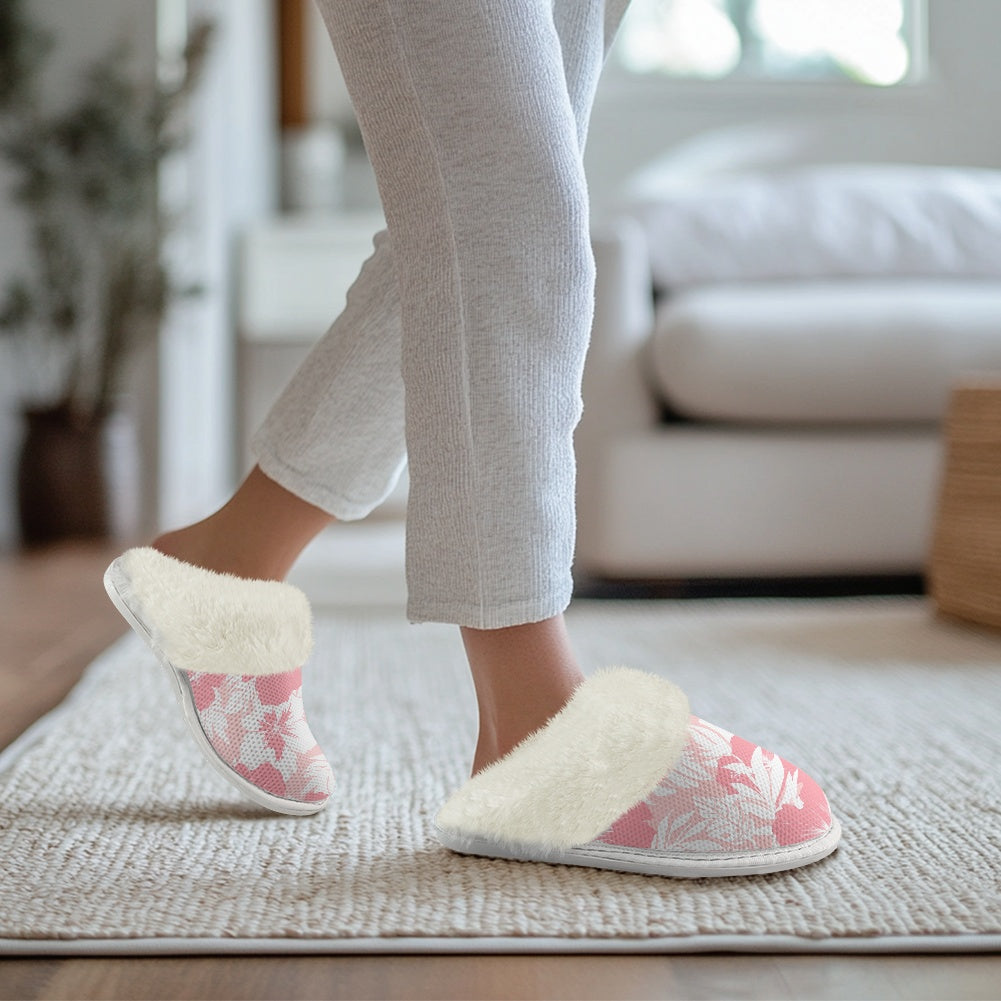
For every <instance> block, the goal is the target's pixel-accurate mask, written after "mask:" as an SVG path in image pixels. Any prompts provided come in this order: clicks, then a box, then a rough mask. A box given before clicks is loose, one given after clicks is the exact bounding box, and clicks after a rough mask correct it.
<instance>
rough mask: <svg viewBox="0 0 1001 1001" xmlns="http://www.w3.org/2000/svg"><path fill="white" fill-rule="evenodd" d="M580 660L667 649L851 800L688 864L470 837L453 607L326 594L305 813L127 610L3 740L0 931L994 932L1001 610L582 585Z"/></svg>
mask: <svg viewBox="0 0 1001 1001" xmlns="http://www.w3.org/2000/svg"><path fill="white" fill-rule="evenodd" d="M569 620H570V625H571V630H572V635H573V637H574V641H575V645H576V647H577V649H578V652H579V653H580V655H581V657H582V659H583V661H584V663H585V665H586V667H587V669H588V670H594V669H597V668H598V667H600V666H604V665H609V664H627V665H629V666H632V667H636V668H640V669H644V670H648V671H654V672H658V673H662V674H664V675H665V676H667V677H670V678H671V679H672V680H673V681H675V682H676V683H677V684H679V685H681V687H682V688H684V689H685V690H686V691H687V692H688V694H689V697H690V699H691V704H692V711H693V712H694V713H696V714H697V715H699V716H702V717H703V718H705V719H708V720H710V721H712V722H715V723H718V724H719V725H721V726H724V727H726V728H728V729H730V730H733V731H735V732H736V733H738V734H740V735H741V736H744V737H746V738H747V739H749V740H752V741H755V742H758V743H761V744H763V745H764V746H766V747H768V748H770V749H771V750H774V751H776V752H778V753H780V754H782V755H783V756H785V757H787V758H788V759H790V760H792V761H794V762H796V763H797V764H799V765H800V766H802V767H803V768H805V769H806V770H807V771H808V772H810V773H811V774H812V775H813V776H814V777H816V778H817V779H818V781H820V782H821V784H822V785H823V786H824V787H825V789H826V791H827V793H828V795H829V797H830V800H831V803H832V806H833V809H834V811H835V813H836V815H837V816H838V817H839V818H840V820H841V822H842V824H843V826H844V840H843V842H842V846H841V848H840V849H839V850H838V851H837V852H836V853H835V854H834V855H833V856H831V857H830V858H828V859H826V860H825V861H823V862H820V863H818V864H816V865H813V866H810V867H807V868H804V869H800V870H795V871H792V872H785V873H778V874H774V875H770V876H759V877H738V878H730V879H719V880H697V881H687V880H686V881H674V880H668V879H664V878H658V877H648V876H639V875H624V874H616V873H609V872H603V871H600V870H593V869H579V868H568V867H558V866H548V865H544V864H537V863H518V862H505V861H492V860H483V859H476V858H467V857H462V856H458V855H454V854H452V853H450V852H449V851H447V850H446V849H444V848H442V847H440V846H439V845H438V844H437V843H436V842H435V841H434V840H433V838H432V836H431V825H432V820H433V817H434V814H435V812H436V810H437V808H438V807H439V806H440V805H441V804H442V803H443V802H444V800H445V799H446V797H447V796H448V794H449V793H450V792H451V791H452V790H454V789H455V788H456V787H457V786H458V785H460V784H461V783H462V782H463V780H464V778H465V776H466V774H467V768H468V762H469V760H470V753H471V750H472V747H473V743H474V738H475V719H474V700H473V692H472V687H471V684H470V682H469V681H468V678H467V675H466V669H465V667H464V660H463V654H462V648H461V645H460V642H459V639H458V635H457V631H456V630H454V629H452V628H449V627H444V626H434V625H424V626H410V625H408V624H406V623H405V622H403V621H401V620H400V618H399V616H398V615H396V614H392V613H389V612H386V611H383V612H381V613H380V612H371V613H365V612H362V611H358V610H350V611H342V612H340V613H337V614H331V615H326V614H324V615H321V616H318V620H317V623H316V640H317V642H316V651H315V653H314V654H313V658H312V660H311V661H310V663H309V664H308V665H307V667H306V669H305V671H304V677H305V685H306V690H305V698H306V704H307V708H308V711H309V713H310V718H311V721H312V725H313V729H314V732H315V733H316V735H317V737H318V739H319V740H320V741H321V743H322V745H323V746H324V747H325V749H326V750H327V752H328V755H329V757H330V758H331V761H332V763H333V764H334V767H335V769H336V771H337V776H338V791H337V792H336V794H335V797H334V800H333V801H332V805H331V807H330V808H329V809H328V810H327V811H326V812H324V813H321V814H319V815H317V816H314V817H308V818H301V819H300V818H289V817H280V816H276V815H272V814H267V813H265V812H263V811H261V810H260V809H258V808H257V807H255V806H253V805H249V804H246V803H244V802H243V801H242V800H241V799H240V798H239V794H238V793H236V792H235V791H234V790H231V789H230V787H229V786H228V785H227V784H226V783H225V782H223V781H222V780H221V779H220V778H218V777H217V776H216V775H215V774H214V773H213V772H211V771H210V770H209V769H208V768H207V767H206V766H205V765H204V764H203V763H202V760H201V758H200V757H199V755H198V753H197V752H196V751H195V749H194V747H193V746H192V744H191V742H190V740H189V738H188V735H187V733H186V731H185V729H184V726H183V724H182V721H181V718H180V713H179V710H178V708H177V706H176V705H175V703H174V699H173V696H172V694H171V692H170V691H169V686H168V681H167V679H166V678H165V677H163V676H162V674H161V671H160V669H159V667H158V665H156V663H155V661H154V659H153V657H152V655H151V654H149V653H148V652H147V651H146V649H145V647H143V646H142V645H141V643H140V642H139V641H138V640H137V639H135V638H134V637H132V636H127V637H125V638H123V639H122V640H121V641H119V642H118V643H117V644H116V645H114V646H113V647H112V648H111V649H109V650H108V651H106V652H105V653H104V654H103V655H102V656H101V657H100V658H99V659H98V660H97V661H96V662H95V663H94V664H93V665H92V667H91V668H90V669H89V671H88V674H87V676H86V677H85V679H84V681H83V682H81V684H80V685H79V686H78V688H77V689H76V690H75V692H74V693H73V695H72V696H71V698H70V700H69V701H68V702H67V703H65V704H64V705H63V706H62V707H60V708H59V709H58V710H56V712H54V713H53V714H51V715H50V716H49V717H47V718H46V719H45V720H43V721H42V722H41V723H40V724H38V725H37V726H36V727H35V728H34V729H33V730H32V731H29V733H28V734H27V735H25V737H23V738H22V739H21V740H20V741H18V742H17V744H15V745H14V746H13V747H12V748H11V749H10V750H9V751H8V752H7V753H6V754H5V755H4V756H3V757H2V760H0V768H2V773H0V797H2V800H0V803H2V805H0V867H2V882H0V938H2V939H3V942H2V943H0V950H2V951H6V952H7V953H21V954H32V953H58V952H82V953H116V952H119V951H122V952H133V953H156V952H182V953H183V952H225V951H241V950H246V951H254V952H296V951H299V952H309V951H315V952H336V951H345V952H364V951H384V952H405V951H427V952H435V951H442V952H448V951H452V952H454V951H493V950H497V951H515V952H531V951H563V952H565V951H571V950H575V949H580V950H586V951H605V950H607V951H700V950H731V951H767V950H774V951H793V950H794V951H803V952H809V951H867V950H872V951H879V950H893V951H907V950H914V951H931V950H937V949H957V950H963V951H975V950H987V949H998V948H999V947H1001V723H999V721H1001V636H999V634H996V633H990V632H985V631H979V630H976V629H974V628H968V627H965V626H962V625H959V624H956V623H952V622H948V621H943V620H940V619H937V618H936V617H935V616H934V614H933V613H932V612H931V610H930V608H929V607H928V605H927V604H926V603H925V602H924V601H922V600H920V599H876V600H871V599H870V600H843V599H842V600H834V601H801V602H789V601H763V602H762V601H756V602H746V601H743V602H735V601H722V602H719V601H717V602H688V603H654V602H649V603H638V604H628V603H620V602H610V603H600V602H592V603H588V602H584V603H579V604H576V605H575V606H573V607H572V609H571V611H570V613H569Z"/></svg>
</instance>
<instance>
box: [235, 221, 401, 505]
mask: <svg viewBox="0 0 1001 1001" xmlns="http://www.w3.org/2000/svg"><path fill="white" fill-rule="evenodd" d="M384 225H385V222H384V220H383V217H382V215H381V213H378V212H344V213H338V214H336V215H329V216H328V215H323V216H312V215H303V216H283V217H280V218H275V219H270V220H267V221H265V222H262V223H260V224H258V225H256V226H254V227H252V228H251V229H249V230H248V231H247V232H246V233H245V234H244V237H243V240H242V242H241V247H240V252H241V259H240V264H239V269H238V274H239V288H238V292H237V295H238V308H237V317H238V335H237V421H236V426H237V443H236V445H237V447H236V454H237V456H238V457H239V460H240V463H241V473H242V472H245V471H246V470H248V469H249V468H250V466H251V465H252V462H253V459H252V456H251V455H250V450H249V441H250V437H251V435H252V434H253V432H254V431H255V430H256V429H257V427H258V426H259V425H260V423H261V421H262V420H263V419H264V417H265V415H266V414H267V412H268V410H269V409H270V407H271V404H272V403H273V402H274V400H275V399H276V398H277V396H278V394H279V393H280V392H281V390H282V388H283V387H284V386H285V383H286V382H287V381H288V380H289V378H290V377H291V376H292V374H293V372H294V371H295V370H296V368H298V366H299V365H300V364H301V363H302V361H303V359H304V358H305V357H306V355H307V354H308V353H309V350H310V348H311V347H312V346H313V344H315V343H316V341H317V340H319V339H320V338H321V337H322V336H323V334H324V333H326V331H327V329H328V327H329V326H330V324H331V323H332V322H333V320H334V319H335V318H336V317H337V315H338V314H339V313H340V312H341V310H342V309H343V308H344V302H345V297H346V295H347V291H348V289H349V288H350V286H351V283H352V282H353V281H354V280H355V278H356V276H357V275H358V271H359V269H360V268H361V266H362V263H363V262H364V261H365V260H366V259H367V258H368V257H369V256H370V255H371V253H372V237H373V236H374V235H375V233H376V232H378V231H379V230H380V229H382V228H383V226H384ZM403 480H404V481H405V477H404V478H403ZM405 495H406V486H405V482H403V483H401V486H400V487H399V488H398V489H397V491H396V492H395V493H394V494H393V496H392V497H391V498H390V500H389V501H388V502H387V504H386V505H384V506H383V508H381V509H380V511H381V512H382V513H383V514H387V515H391V516H395V515H398V514H399V513H400V508H401V506H402V505H403V504H404V503H405V501H404V498H405Z"/></svg>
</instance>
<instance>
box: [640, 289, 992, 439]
mask: <svg viewBox="0 0 1001 1001" xmlns="http://www.w3.org/2000/svg"><path fill="white" fill-rule="evenodd" d="M650 353H651V362H652V365H651V368H652V373H653V377H654V380H655V382H656V385H657V388H658V390H659V391H660V393H661V394H662V395H663V397H664V399H665V400H666V401H667V402H668V403H669V404H670V405H671V406H672V407H673V408H674V409H675V410H677V411H678V412H680V413H681V414H683V415H685V416H691V417H696V418H700V419H710V420H734V421H762V422H784V423H788V422H794V423H798V422H805V423H812V422H823V423H830V422H850V423H859V422H880V423H883V422H887V421H890V422H937V421H939V420H941V418H942V417H943V415H944V413H945V409H946V405H947V402H948V397H949V391H950V389H951V387H952V386H953V385H954V384H955V383H956V382H957V381H958V380H960V379H961V378H963V377H964V376H969V375H970V374H971V373H976V374H977V375H978V376H983V375H984V373H985V372H991V371H996V372H998V374H999V377H1001V282H989V281H958V280H938V281H921V280H916V279H886V280H870V281H862V280H827V281H812V282H797V281H791V282H760V283H745V284H720V285H707V286H702V287H696V288H692V289H689V290H687V291H684V292H680V293H678V294H676V295H674V296H672V297H670V298H669V299H668V300H666V301H665V302H664V303H663V304H662V305H661V307H660V308H659V310H658V314H657V320H656V330H655V333H654V336H653V338H652V340H651V344H650Z"/></svg>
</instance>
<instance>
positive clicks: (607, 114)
mask: <svg viewBox="0 0 1001 1001" xmlns="http://www.w3.org/2000/svg"><path fill="white" fill-rule="evenodd" d="M999 38H1001V2H999V0H928V39H929V50H930V51H929V75H928V79H927V81H926V82H924V83H922V84H920V85H917V86H914V87H897V88H888V89H881V88H861V87H852V86H850V85H841V86H838V85H816V86H811V85H799V86H783V85H774V84H758V85H754V84H744V85H742V86H734V85H729V84H726V83H716V84H713V83H675V84H668V83H661V84H660V85H659V86H648V85H644V82H638V83H637V82H631V81H628V80H625V79H623V77H622V75H621V74H616V73H615V71H614V67H613V66H611V65H610V66H609V69H608V71H606V74H605V78H604V79H603V81H602V84H601V88H600V90H599V94H598V100H597V101H596V104H595V109H594V114H593V117H592V122H591V133H590V138H589V141H588V149H587V156H586V162H587V169H588V177H589V180H590V183H591V191H592V197H593V201H594V203H595V210H596V214H599V215H600V214H601V213H602V212H603V211H604V210H605V208H606V207H607V205H608V202H609V201H610V199H611V196H612V195H613V193H614V191H615V190H616V188H617V187H618V185H619V184H621V182H622V180H623V179H624V178H625V177H626V176H628V175H629V174H630V173H631V172H633V171H635V170H636V169H637V168H639V167H641V166H642V165H644V164H645V163H647V162H649V161H650V160H652V159H654V158H656V157H658V156H660V155H661V154H663V153H664V152H665V150H667V149H668V148H670V147H672V146H674V145H676V144H678V143H682V142H685V141H686V140H690V139H691V138H692V137H694V136H697V135H699V134H700V133H704V132H706V131H708V130H712V129H724V128H733V127H740V126H748V125H750V124H751V123H755V122H761V121H767V122H774V123H784V122H806V123H813V124H819V125H822V126H823V128H824V130H825V132H827V133H828V135H829V140H830V148H831V149H832V150H835V151H837V153H838V155H840V156H856V157H858V158H859V159H862V160H867V159H883V158H896V159H901V160H910V161H913V162H918V163H962V164H977V165H984V166H998V167H1001V128H998V113H997V108H998V104H999V100H1001V58H999V56H998V48H997V39H999Z"/></svg>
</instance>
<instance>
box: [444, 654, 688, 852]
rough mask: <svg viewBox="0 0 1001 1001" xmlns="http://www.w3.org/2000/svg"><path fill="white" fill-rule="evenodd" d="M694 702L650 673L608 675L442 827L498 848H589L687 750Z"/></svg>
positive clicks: (487, 774)
mask: <svg viewBox="0 0 1001 1001" xmlns="http://www.w3.org/2000/svg"><path fill="white" fill-rule="evenodd" d="M688 720H689V708H688V699H687V697H686V696H685V694H684V692H682V691H681V689H680V688H678V687H677V686H676V685H673V684H671V683H670V682H669V681H665V680H663V679H662V678H658V677H656V676H655V675H652V674H646V673H644V672H642V671H634V670H630V669H629V668H624V667H620V668H608V669H606V670H604V671H601V672H599V673H597V674H595V675H594V676H592V677H591V678H589V679H588V680H587V681H586V682H584V684H582V685H581V686H580V687H579V688H578V689H577V691H576V692H574V695H573V698H572V699H571V700H570V701H569V702H568V703H567V704H566V706H564V707H563V709H562V710H561V711H560V712H559V713H558V714H557V715H556V716H554V717H553V718H552V719H551V720H549V722H548V723H547V724H546V725H545V726H544V727H543V728H542V729H541V730H538V731H537V732H536V733H533V734H532V735H530V736H529V737H527V738H526V739H525V740H523V741H522V742H521V743H520V744H519V745H518V746H517V747H516V748H515V749H514V750H513V751H511V752H510V754H508V755H507V756H505V757H504V758H502V759H501V760H500V761H497V762H495V763H494V764H493V765H491V766H490V767H489V768H486V769H484V770H483V771H482V772H480V773H478V774H477V775H475V776H474V777H473V778H471V779H470V780H469V781H468V782H467V783H466V784H465V785H464V786H463V787H462V788H461V789H459V790H458V792H456V793H455V794H454V795H453V796H452V797H451V799H449V801H448V802H447V803H446V804H445V805H444V806H443V807H442V809H441V811H440V812H439V814H438V817H437V824H438V826H439V828H441V829H443V830H445V831H451V832H454V833H456V834H460V835H462V836H472V837H486V838H490V839H491V841H492V842H493V843H495V844H501V845H503V844H508V845H525V844H529V845H537V846H540V847H542V848H544V849H547V850H560V849H566V848H569V847H571V846H572V845H579V844H584V843H586V842H588V841H591V840H592V839H593V838H596V837H597V836H598V835H599V834H601V833H602V832H603V831H605V830H606V829H607V828H608V827H609V826H610V825H611V824H612V823H614V821H615V820H616V819H618V818H619V817H620V816H621V815H622V814H624V813H625V812H626V811H627V810H629V809H630V807H632V806H634V805H635V804H636V803H638V802H640V801H641V800H643V799H644V798H645V797H646V796H648V795H649V794H650V792H651V791H652V790H653V789H654V788H655V787H656V785H657V783H658V782H659V781H660V780H661V779H662V778H663V777H664V775H665V774H666V773H667V772H669V771H670V770H671V769H672V768H673V767H674V765H675V763H676V762H677V760H678V758H679V757H680V756H681V753H682V751H683V750H684V748H685V745H686V743H687V741H688Z"/></svg>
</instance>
